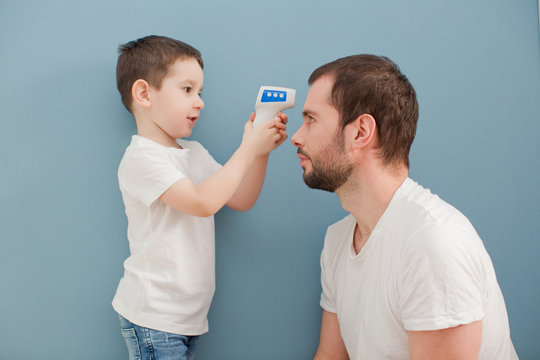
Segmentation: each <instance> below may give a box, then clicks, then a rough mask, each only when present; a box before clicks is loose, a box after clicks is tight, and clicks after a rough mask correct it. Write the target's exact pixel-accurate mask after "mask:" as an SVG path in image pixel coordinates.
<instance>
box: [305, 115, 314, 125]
mask: <svg viewBox="0 0 540 360" xmlns="http://www.w3.org/2000/svg"><path fill="white" fill-rule="evenodd" d="M314 121H315V119H314V118H312V117H311V116H308V118H307V120H306V122H307V123H308V124H311V123H312V122H314Z"/></svg>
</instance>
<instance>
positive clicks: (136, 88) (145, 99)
mask: <svg viewBox="0 0 540 360" xmlns="http://www.w3.org/2000/svg"><path fill="white" fill-rule="evenodd" d="M149 90H150V84H148V83H147V82H146V80H143V79H139V80H137V81H135V82H134V83H133V86H132V87H131V97H133V101H134V102H135V103H137V104H138V105H139V106H142V107H144V108H149V107H150V106H151V105H152V103H151V102H150V94H149Z"/></svg>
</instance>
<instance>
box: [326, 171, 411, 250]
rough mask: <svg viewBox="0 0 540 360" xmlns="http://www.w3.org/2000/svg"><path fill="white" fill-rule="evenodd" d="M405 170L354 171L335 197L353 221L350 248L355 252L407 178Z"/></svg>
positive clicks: (407, 173)
mask: <svg viewBox="0 0 540 360" xmlns="http://www.w3.org/2000/svg"><path fill="white" fill-rule="evenodd" d="M408 175H409V171H408V169H407V167H405V166H401V167H398V168H396V167H395V166H394V167H392V168H390V167H381V166H380V165H377V166H375V167H373V168H371V169H357V171H355V173H353V174H352V175H351V178H350V180H349V181H348V182H347V183H346V184H344V185H343V186H342V187H340V188H339V189H338V190H337V191H336V194H337V195H338V197H339V200H340V202H341V205H342V206H343V208H344V209H345V210H347V211H348V212H350V213H351V214H353V215H354V217H355V218H356V223H357V225H356V228H355V232H354V233H355V235H354V246H355V251H356V253H359V252H360V250H361V249H362V247H363V246H364V244H365V243H366V242H367V240H368V238H369V236H370V235H371V233H372V231H373V229H375V226H376V225H377V223H378V222H379V219H380V218H381V217H382V215H383V214H384V212H385V210H386V208H387V207H388V205H389V204H390V202H391V201H392V198H393V196H394V194H395V192H396V190H397V189H398V188H399V187H400V186H401V184H402V183H403V181H405V179H406V178H407V177H408Z"/></svg>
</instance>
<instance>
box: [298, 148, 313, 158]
mask: <svg viewBox="0 0 540 360" xmlns="http://www.w3.org/2000/svg"><path fill="white" fill-rule="evenodd" d="M296 153H297V154H299V155H302V156H305V157H307V158H308V159H309V160H311V158H310V157H309V156H308V154H306V153H305V152H303V151H302V149H298V150H296Z"/></svg>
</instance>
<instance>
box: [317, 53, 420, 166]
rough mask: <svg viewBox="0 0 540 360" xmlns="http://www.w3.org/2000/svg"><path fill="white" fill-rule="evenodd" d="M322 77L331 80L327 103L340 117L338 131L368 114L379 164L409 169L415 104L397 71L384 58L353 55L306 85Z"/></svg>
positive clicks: (327, 66)
mask: <svg viewBox="0 0 540 360" xmlns="http://www.w3.org/2000/svg"><path fill="white" fill-rule="evenodd" d="M322 76H330V77H331V78H332V79H333V80H334V84H333V87H332V92H331V94H330V99H329V100H330V104H331V105H333V106H334V107H335V108H336V109H337V110H338V112H339V114H340V125H341V129H342V130H343V129H344V128H345V126H347V125H348V124H349V123H351V122H352V121H354V120H355V119H356V118H358V116H360V115H362V114H370V115H371V116H373V117H374V118H375V121H376V123H377V132H378V144H377V147H378V149H379V150H380V156H381V159H382V161H383V163H384V164H386V165H388V164H400V163H404V164H405V165H406V166H407V167H409V151H410V148H411V145H412V142H413V140H414V136H415V134H416V124H417V122H418V102H417V100H416V92H415V91H414V88H413V87H412V85H411V84H410V82H409V80H408V79H407V77H405V75H403V74H402V73H401V71H400V69H399V67H398V66H397V65H396V64H395V63H394V62H392V60H390V59H389V58H387V57H382V56H375V55H368V54H363V55H353V56H348V57H344V58H341V59H337V60H335V61H333V62H330V63H328V64H325V65H322V66H321V67H319V68H318V69H316V70H315V71H314V72H313V73H312V74H311V76H310V77H309V81H308V83H309V85H312V84H313V83H314V82H315V81H316V80H317V79H319V78H320V77H322Z"/></svg>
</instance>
